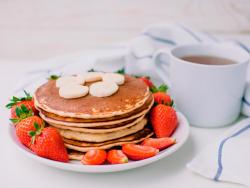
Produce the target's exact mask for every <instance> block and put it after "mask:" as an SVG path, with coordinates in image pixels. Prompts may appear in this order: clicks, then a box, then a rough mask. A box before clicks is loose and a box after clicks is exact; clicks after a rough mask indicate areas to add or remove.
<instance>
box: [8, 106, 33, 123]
mask: <svg viewBox="0 0 250 188" xmlns="http://www.w3.org/2000/svg"><path fill="white" fill-rule="evenodd" d="M15 113H16V116H17V118H12V119H10V121H11V122H12V123H14V124H16V123H18V122H20V121H22V120H23V119H25V118H28V117H30V116H33V115H34V112H33V111H32V109H30V110H29V109H28V108H27V107H26V106H25V105H24V104H22V105H21V106H17V107H16V109H15Z"/></svg>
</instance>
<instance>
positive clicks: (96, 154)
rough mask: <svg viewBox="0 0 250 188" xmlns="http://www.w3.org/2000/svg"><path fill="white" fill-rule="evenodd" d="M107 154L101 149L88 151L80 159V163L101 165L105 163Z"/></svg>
mask: <svg viewBox="0 0 250 188" xmlns="http://www.w3.org/2000/svg"><path fill="white" fill-rule="evenodd" d="M106 158H107V153H106V151H105V150H102V149H92V150H89V151H88V152H87V153H86V154H85V155H84V156H83V158H82V160H81V163H82V164H85V165H101V164H103V163H104V162H105V161H106Z"/></svg>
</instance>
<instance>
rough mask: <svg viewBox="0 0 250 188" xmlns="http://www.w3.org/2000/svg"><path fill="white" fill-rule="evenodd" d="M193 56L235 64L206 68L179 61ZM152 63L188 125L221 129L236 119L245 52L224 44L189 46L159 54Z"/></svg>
mask: <svg viewBox="0 0 250 188" xmlns="http://www.w3.org/2000/svg"><path fill="white" fill-rule="evenodd" d="M196 55H198V56H199V55H204V56H214V57H221V58H226V59H230V60H233V61H234V62H235V64H227V65H206V64H197V63H192V62H188V61H185V60H182V59H181V58H182V57H184V56H196ZM163 57H165V59H163ZM153 60H154V61H155V63H156V69H157V70H156V71H157V73H158V75H159V76H160V77H161V78H162V80H163V81H165V83H167V84H169V85H170V89H171V94H172V96H173V98H174V102H175V105H176V108H177V109H178V110H179V111H180V112H182V113H184V114H185V115H186V116H187V118H188V120H189V121H190V123H191V125H193V126H198V127H211V128H212V127H221V126H225V125H228V124H230V123H232V122H233V121H235V120H236V119H237V118H238V116H239V114H240V110H241V105H242V97H243V94H244V88H245V84H246V72H247V66H248V62H249V54H248V53H247V52H246V51H244V50H243V49H241V48H239V47H237V46H231V45H224V44H223V45H222V44H191V45H183V46H177V47H174V48H173V49H171V50H170V51H169V49H163V50H160V51H158V52H156V54H155V55H154V58H153Z"/></svg>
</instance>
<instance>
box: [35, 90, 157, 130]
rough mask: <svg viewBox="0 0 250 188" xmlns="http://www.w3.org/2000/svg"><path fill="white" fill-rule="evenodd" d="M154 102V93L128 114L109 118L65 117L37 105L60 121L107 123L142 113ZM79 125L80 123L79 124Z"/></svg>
mask: <svg viewBox="0 0 250 188" xmlns="http://www.w3.org/2000/svg"><path fill="white" fill-rule="evenodd" d="M153 104H154V99H153V96H152V94H150V95H149V96H148V99H147V100H146V101H145V103H144V104H143V105H142V106H141V107H139V108H137V109H135V110H134V111H131V112H129V113H127V114H123V115H119V116H113V117H108V118H96V119H92V118H91V119H86V118H72V117H63V116H59V115H56V114H53V113H50V112H46V111H44V110H42V109H40V108H38V107H37V109H38V110H39V111H40V113H41V114H43V115H44V116H46V117H48V118H50V119H53V120H58V121H60V122H72V123H88V124H89V123H95V125H97V124H96V123H97V122H100V124H102V125H103V123H104V122H105V125H109V124H113V121H115V120H119V121H126V119H128V118H129V119H130V118H131V117H132V116H134V117H137V115H138V114H139V113H142V112H143V111H146V110H147V111H148V110H150V109H151V107H152V105H153ZM78 125H79V124H78Z"/></svg>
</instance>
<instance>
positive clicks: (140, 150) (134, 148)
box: [122, 144, 159, 160]
mask: <svg viewBox="0 0 250 188" xmlns="http://www.w3.org/2000/svg"><path fill="white" fill-rule="evenodd" d="M122 151H123V153H125V154H126V155H127V156H128V158H129V159H132V160H142V159H146V158H149V157H153V156H155V155H156V154H157V153H158V152H159V150H158V149H155V148H153V147H150V146H141V145H136V144H124V145H123V146H122Z"/></svg>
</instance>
